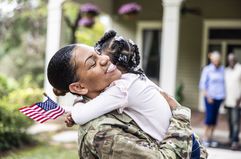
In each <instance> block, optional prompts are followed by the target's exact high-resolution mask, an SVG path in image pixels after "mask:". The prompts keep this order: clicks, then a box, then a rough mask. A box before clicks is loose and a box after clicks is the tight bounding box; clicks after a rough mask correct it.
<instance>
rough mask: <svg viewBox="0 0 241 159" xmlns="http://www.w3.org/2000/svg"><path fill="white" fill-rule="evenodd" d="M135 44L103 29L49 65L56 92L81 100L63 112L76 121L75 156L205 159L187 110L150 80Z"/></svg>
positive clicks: (71, 122)
mask: <svg viewBox="0 0 241 159" xmlns="http://www.w3.org/2000/svg"><path fill="white" fill-rule="evenodd" d="M139 63H140V53H139V50H138V46H137V45H136V44H135V43H134V42H133V41H131V40H127V39H125V38H123V37H121V36H118V35H117V34H116V32H115V31H112V30H111V31H108V32H106V33H105V35H104V36H103V37H102V38H101V39H100V40H99V41H98V42H97V44H96V45H95V47H90V46H87V45H84V44H72V45H67V46H65V47H63V48H61V49H60V50H58V51H57V52H56V53H55V55H54V56H53V57H52V59H51V60H50V62H49V65H48V73H47V74H48V79H49V82H50V84H51V85H52V86H53V91H54V93H55V94H56V95H65V94H66V93H68V92H70V93H72V94H74V95H76V96H77V97H79V96H81V97H82V98H81V100H79V101H77V102H75V104H74V106H73V107H72V108H71V112H70V113H69V114H67V115H66V119H65V122H66V125H67V126H73V125H74V124H78V125H80V128H79V157H80V158H103V159H105V158H116V159H117V158H118V159H124V158H153V159H154V158H158V159H162V158H163V159H164V158H169V159H174V158H191V159H199V158H207V151H206V149H205V148H204V147H203V146H202V145H201V144H200V141H199V139H198V137H197V135H196V134H195V133H193V131H192V128H191V126H190V110H189V109H188V108H186V107H183V106H181V105H180V104H179V103H178V102H177V101H176V100H175V99H174V98H172V97H171V96H169V95H167V94H166V93H165V92H164V91H163V90H162V89H161V88H159V87H158V86H157V85H156V84H154V83H153V82H152V81H151V80H149V79H148V78H147V77H146V76H145V73H144V72H143V70H142V69H141V68H140V67H139Z"/></svg>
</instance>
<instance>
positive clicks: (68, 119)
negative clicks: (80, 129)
mask: <svg viewBox="0 0 241 159" xmlns="http://www.w3.org/2000/svg"><path fill="white" fill-rule="evenodd" d="M64 122H65V124H66V126H67V127H72V126H73V125H74V124H75V122H74V120H73V119H72V116H71V113H68V114H67V115H66V117H65V120H64Z"/></svg>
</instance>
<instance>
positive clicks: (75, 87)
mask: <svg viewBox="0 0 241 159" xmlns="http://www.w3.org/2000/svg"><path fill="white" fill-rule="evenodd" d="M69 90H70V92H72V93H75V94H79V95H86V94H87V93H88V89H87V88H86V87H83V86H82V85H81V83H80V82H74V83H71V84H70V85H69Z"/></svg>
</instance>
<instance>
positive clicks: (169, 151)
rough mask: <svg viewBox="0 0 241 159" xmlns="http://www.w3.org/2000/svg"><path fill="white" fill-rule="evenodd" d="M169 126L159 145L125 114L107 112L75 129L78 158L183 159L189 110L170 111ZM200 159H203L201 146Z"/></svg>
mask: <svg viewBox="0 0 241 159" xmlns="http://www.w3.org/2000/svg"><path fill="white" fill-rule="evenodd" d="M172 113H173V117H172V118H171V122H170V127H169V129H168V132H167V135H166V136H165V138H164V139H163V141H162V142H161V143H157V141H156V140H154V139H153V138H152V137H150V136H148V135H147V134H146V133H144V132H143V131H142V130H141V129H140V128H139V127H138V126H137V124H136V123H135V122H134V121H133V120H132V119H131V118H130V117H129V116H127V115H126V114H118V113H117V112H115V111H114V112H111V113H109V114H106V115H104V116H101V117H99V118H97V119H94V120H92V121H90V122H88V123H87V124H85V125H82V126H80V128H79V157H80V158H81V159H82V158H83V159H96V158H97V159H176V158H181V159H186V158H190V152H191V149H192V138H191V135H192V130H191V128H190V116H191V115H190V109H188V108H185V107H182V106H178V107H177V109H175V110H173V111H172ZM201 158H203V159H204V158H207V152H206V150H205V149H204V148H203V147H201Z"/></svg>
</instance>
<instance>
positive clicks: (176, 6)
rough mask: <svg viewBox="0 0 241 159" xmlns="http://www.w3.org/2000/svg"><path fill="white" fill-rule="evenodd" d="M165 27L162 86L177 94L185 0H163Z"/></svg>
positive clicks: (161, 69)
mask: <svg viewBox="0 0 241 159" xmlns="http://www.w3.org/2000/svg"><path fill="white" fill-rule="evenodd" d="M162 2H163V20H162V23H163V27H162V44H161V65H160V67H161V68H160V86H161V88H163V89H164V90H165V91H167V92H168V93H169V94H170V95H175V88H176V71H177V70H176V69H177V57H178V52H177V51H178V40H179V37H178V34H179V19H180V17H179V16H180V6H181V3H182V2H183V0H162Z"/></svg>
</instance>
